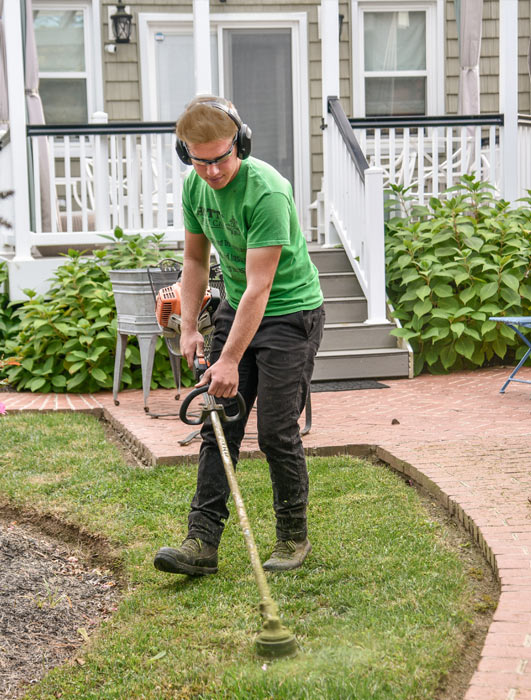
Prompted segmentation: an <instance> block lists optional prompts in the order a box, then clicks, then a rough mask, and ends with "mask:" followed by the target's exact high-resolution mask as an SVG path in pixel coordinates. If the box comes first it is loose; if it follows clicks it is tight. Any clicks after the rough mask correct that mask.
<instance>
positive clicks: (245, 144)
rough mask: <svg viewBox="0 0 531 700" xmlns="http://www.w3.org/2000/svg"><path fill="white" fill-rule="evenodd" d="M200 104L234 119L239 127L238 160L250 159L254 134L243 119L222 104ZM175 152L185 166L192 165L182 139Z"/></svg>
mask: <svg viewBox="0 0 531 700" xmlns="http://www.w3.org/2000/svg"><path fill="white" fill-rule="evenodd" d="M198 104H202V105H210V106H211V107H214V108H215V109H219V110H221V111H222V112H225V114H226V115H227V116H228V117H230V118H231V119H232V121H233V122H234V123H235V124H236V126H237V127H238V133H237V135H236V147H237V149H238V158H241V160H245V159H246V158H248V157H249V156H250V155H251V136H252V133H253V132H252V131H251V128H250V127H249V126H247V124H244V123H243V122H242V121H241V119H240V118H239V117H238V115H237V114H236V112H235V111H234V110H233V109H231V108H230V107H227V106H226V105H224V104H223V103H221V102H215V101H214V100H212V101H206V100H205V102H199V103H198ZM175 150H176V151H177V155H178V156H179V158H180V160H181V161H182V162H183V163H184V164H185V165H192V161H191V159H190V154H189V153H188V148H187V147H186V144H185V142H184V141H181V139H179V138H178V139H177V141H176V143H175Z"/></svg>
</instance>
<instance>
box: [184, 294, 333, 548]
mask: <svg viewBox="0 0 531 700" xmlns="http://www.w3.org/2000/svg"><path fill="white" fill-rule="evenodd" d="M235 314H236V312H235V311H234V309H232V308H231V307H230V306H229V304H228V303H227V302H226V301H224V302H223V303H222V304H221V306H220V308H219V309H218V312H217V314H216V319H215V331H214V337H213V341H212V350H211V353H210V361H211V363H213V362H215V361H216V360H217V359H218V357H219V355H220V353H221V350H222V349H223V345H224V343H225V341H226V340H227V337H228V334H229V332H230V329H231V327H232V323H233V321H234V316H235ZM323 326H324V307H323V306H320V307H319V308H317V309H313V310H309V311H297V312H295V313H292V314H286V315H284V316H264V318H263V319H262V322H261V323H260V326H259V328H258V330H257V332H256V334H255V336H254V338H253V340H252V341H251V343H250V344H249V347H248V348H247V350H246V351H245V353H244V355H243V357H242V359H241V361H240V364H239V367H238V370H239V392H240V394H241V395H242V396H243V398H244V400H245V404H246V406H247V416H248V415H249V412H250V410H251V408H252V406H253V404H254V402H255V399H256V400H257V427H258V444H259V446H260V449H261V450H262V452H263V453H264V454H265V456H266V459H267V462H268V464H269V472H270V476H271V482H272V486H273V506H274V509H275V515H276V533H277V537H278V539H282V540H288V539H292V540H303V539H305V537H306V535H307V526H306V507H307V504H308V471H307V469H306V459H305V456H304V449H303V446H302V439H301V435H300V430H299V424H298V420H299V417H300V415H301V413H302V411H303V409H304V406H305V404H306V398H307V396H308V392H309V391H310V380H311V377H312V372H313V366H314V358H315V354H316V353H317V350H318V348H319V344H320V342H321V337H322V334H323ZM218 400H219V399H218ZM219 401H221V402H222V403H224V404H226V409H225V410H226V412H227V414H235V413H236V410H237V409H236V405H235V401H234V399H228V400H226V399H220V400H219ZM247 416H246V418H245V419H244V420H241V421H237V422H235V423H225V424H224V425H223V429H224V432H225V437H226V440H227V445H228V448H229V452H230V455H231V458H232V461H233V464H234V465H235V466H236V463H237V461H238V457H239V453H240V445H241V441H242V439H243V436H244V432H245V423H246V420H247ZM201 436H202V440H203V442H202V445H201V450H200V453H199V471H198V475H197V490H196V493H195V495H194V498H193V500H192V504H191V509H190V514H189V517H188V534H189V536H190V537H199V538H200V539H202V540H204V541H205V542H208V543H209V544H212V545H215V546H217V545H218V544H219V541H220V538H221V534H222V532H223V527H224V524H225V521H226V519H227V518H228V515H229V511H228V509H227V501H228V498H229V495H230V488H229V484H228V481H227V478H226V475H225V470H224V467H223V462H222V460H221V457H220V454H219V449H218V445H217V442H216V436H215V434H214V430H213V428H212V424H211V422H210V420H209V419H207V420H206V421H205V423H204V424H203V427H202V430H201Z"/></svg>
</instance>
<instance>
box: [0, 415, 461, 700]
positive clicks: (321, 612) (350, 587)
mask: <svg viewBox="0 0 531 700" xmlns="http://www.w3.org/2000/svg"><path fill="white" fill-rule="evenodd" d="M0 436H1V438H0V439H1V446H2V448H1V455H0V500H4V501H5V502H9V503H12V504H15V505H17V506H21V507H23V508H34V509H37V510H38V511H39V512H42V513H54V514H56V515H58V516H59V517H61V518H62V519H63V520H65V521H68V522H70V523H72V524H75V525H76V526H82V527H83V528H84V529H86V530H87V531H89V532H92V533H98V534H101V535H103V536H104V537H106V538H108V539H109V540H110V542H111V543H112V544H113V545H114V546H115V547H116V548H117V549H118V551H120V552H121V557H122V563H123V572H124V574H125V577H126V581H127V585H126V587H125V590H124V595H123V599H122V601H121V603H120V605H119V608H118V611H117V612H116V613H115V615H114V616H113V617H112V618H111V619H110V620H109V621H107V622H106V623H104V624H103V626H102V627H101V628H100V629H99V630H98V631H97V632H96V633H95V635H94V636H93V637H92V638H91V639H90V641H89V642H88V643H87V644H86V645H85V647H84V648H83V650H82V651H79V652H78V653H77V654H76V656H80V655H81V656H83V659H84V662H85V663H84V665H82V666H79V665H69V664H67V665H65V666H63V667H60V668H57V669H55V670H53V671H52V672H51V673H49V674H48V676H47V677H46V678H45V679H44V681H42V682H41V683H40V684H39V685H38V686H36V687H35V688H33V689H31V690H30V691H29V693H28V696H27V697H28V698H41V699H42V698H46V699H48V698H56V697H60V698H61V699H62V700H66V699H68V698H75V699H76V700H79V699H80V698H82V699H83V700H86V699H88V698H97V699H98V700H104V699H110V698H113V699H116V700H118V699H119V700H124V698H131V699H133V700H138V699H144V698H146V699H150V700H151V699H152V700H161V699H164V698H182V699H183V700H184V699H185V698H190V699H191V698H194V699H197V700H200V699H206V698H209V699H212V700H221V699H229V698H230V699H231V700H233V699H238V698H240V699H241V700H249V699H253V700H254V699H255V698H256V699H264V700H265V699H266V698H272V699H273V698H274V700H280V699H282V698H285V699H286V700H296V699H299V698H301V699H302V698H310V699H314V698H315V699H316V700H317V699H319V700H320V699H324V698H330V699H333V700H338V699H343V698H344V699H345V700H346V699H349V700H351V699H354V698H355V699H356V700H364V699H367V700H369V699H370V700H375V699H376V700H400V699H404V700H413V699H415V698H427V699H429V700H433V699H434V698H435V697H436V696H437V688H438V687H439V686H440V684H441V682H442V681H443V680H444V677H445V675H446V674H447V673H448V671H449V669H450V668H451V666H452V664H453V663H454V662H455V661H456V659H457V658H458V657H459V655H460V654H461V651H462V645H463V640H464V637H465V635H466V633H467V630H468V629H469V626H470V617H471V615H470V610H471V608H472V606H473V596H474V592H473V587H472V583H471V581H470V576H469V575H468V573H467V571H466V565H465V564H464V563H463V562H462V561H461V560H460V558H459V557H458V555H457V554H456V553H455V552H454V551H453V550H452V549H451V547H450V546H449V545H448V544H447V542H446V540H445V536H444V529H443V528H442V526H440V525H439V524H436V523H434V522H433V521H432V520H431V519H430V518H429V516H428V514H427V512H426V510H425V509H424V506H423V505H422V503H421V502H420V500H419V497H418V495H417V493H416V491H415V490H414V489H412V488H410V487H408V486H407V485H406V484H404V483H403V481H402V480H401V479H399V478H398V477H397V476H396V475H395V474H393V473H392V472H390V471H389V470H387V469H385V468H382V467H381V466H378V465H373V464H371V463H370V462H366V461H363V460H359V459H353V458H350V457H335V458H312V459H310V460H309V472H310V484H311V495H310V510H309V521H310V537H311V540H312V544H313V552H312V554H311V555H310V557H309V558H308V560H307V563H306V564H305V566H304V567H303V568H302V569H300V570H297V571H295V572H291V573H287V574H268V581H269V584H270V587H271V593H272V596H273V598H274V599H275V600H276V602H277V603H278V605H279V609H280V614H281V618H282V620H283V622H284V624H286V626H287V627H288V628H289V629H290V630H291V631H292V632H294V633H295V635H296V637H297V639H298V641H299V644H300V647H301V649H300V652H299V654H298V656H297V657H296V658H295V659H289V660H283V661H276V662H273V663H268V664H264V662H263V661H262V660H259V659H258V658H257V657H256V656H255V655H254V653H253V638H254V635H255V634H256V633H257V632H258V631H259V630H260V629H261V619H260V616H259V613H258V611H257V603H258V593H257V591H256V588H255V585H254V578H253V575H252V570H251V566H250V563H249V561H248V556H247V551H246V548H245V545H244V541H243V537H242V535H241V533H240V530H239V526H238V523H237V519H236V514H235V512H234V508H233V507H232V505H231V509H232V513H233V515H232V516H231V518H230V519H229V522H228V523H227V527H226V531H225V534H224V536H223V540H222V546H221V548H220V565H219V572H218V574H217V575H216V576H209V577H203V578H189V577H185V576H171V575H169V574H163V573H161V572H158V571H156V570H155V569H154V568H153V564H152V560H153V555H154V553H155V551H156V550H157V549H158V547H160V546H162V545H168V544H176V543H180V541H181V540H182V538H183V537H184V535H185V534H186V533H185V524H186V515H187V512H188V508H189V502H190V498H191V496H192V494H193V491H194V487H195V478H196V468H195V467H194V466H177V467H176V466H172V467H169V466H164V467H158V468H155V469H141V468H135V467H132V466H130V465H127V464H126V462H125V461H124V459H123V457H122V455H121V453H120V452H119V450H118V448H117V447H116V446H114V445H112V444H110V443H109V442H107V441H106V440H105V434H104V430H103V427H102V426H101V424H99V423H98V422H97V421H96V420H95V419H93V418H92V417H90V416H85V415H79V414H77V415H76V414H48V415H41V414H18V415H16V414H13V415H6V416H2V417H0ZM238 478H239V483H240V487H241V491H242V495H243V498H244V501H245V503H246V507H247V511H248V514H249V518H250V520H251V523H252V526H253V531H254V535H255V539H256V542H257V546H258V549H259V551H260V554H261V555H262V557H263V558H265V557H266V556H267V555H268V554H269V552H270V548H271V545H272V544H273V542H274V522H273V517H272V506H271V486H270V480H269V474H268V470H267V465H266V464H265V463H264V462H261V461H245V462H242V463H241V464H240V465H239V467H238Z"/></svg>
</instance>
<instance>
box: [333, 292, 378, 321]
mask: <svg viewBox="0 0 531 700" xmlns="http://www.w3.org/2000/svg"><path fill="white" fill-rule="evenodd" d="M324 305H325V313H326V320H327V322H328V323H360V322H362V321H366V320H367V300H366V299H365V297H363V296H357V297H333V298H328V299H327V298H326V297H325V300H324Z"/></svg>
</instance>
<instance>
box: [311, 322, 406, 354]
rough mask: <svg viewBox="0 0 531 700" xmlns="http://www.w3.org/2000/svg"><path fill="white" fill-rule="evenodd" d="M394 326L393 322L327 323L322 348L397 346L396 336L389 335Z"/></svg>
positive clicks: (357, 348) (323, 349) (360, 348)
mask: <svg viewBox="0 0 531 700" xmlns="http://www.w3.org/2000/svg"><path fill="white" fill-rule="evenodd" d="M393 328H395V325H394V324H393V323H381V324H374V325H367V324H366V323H326V324H325V328H324V334H323V340H322V342H321V347H320V350H322V351H329V350H363V349H364V348H396V338H395V337H394V336H392V335H389V332H390V331H392V330H393Z"/></svg>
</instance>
